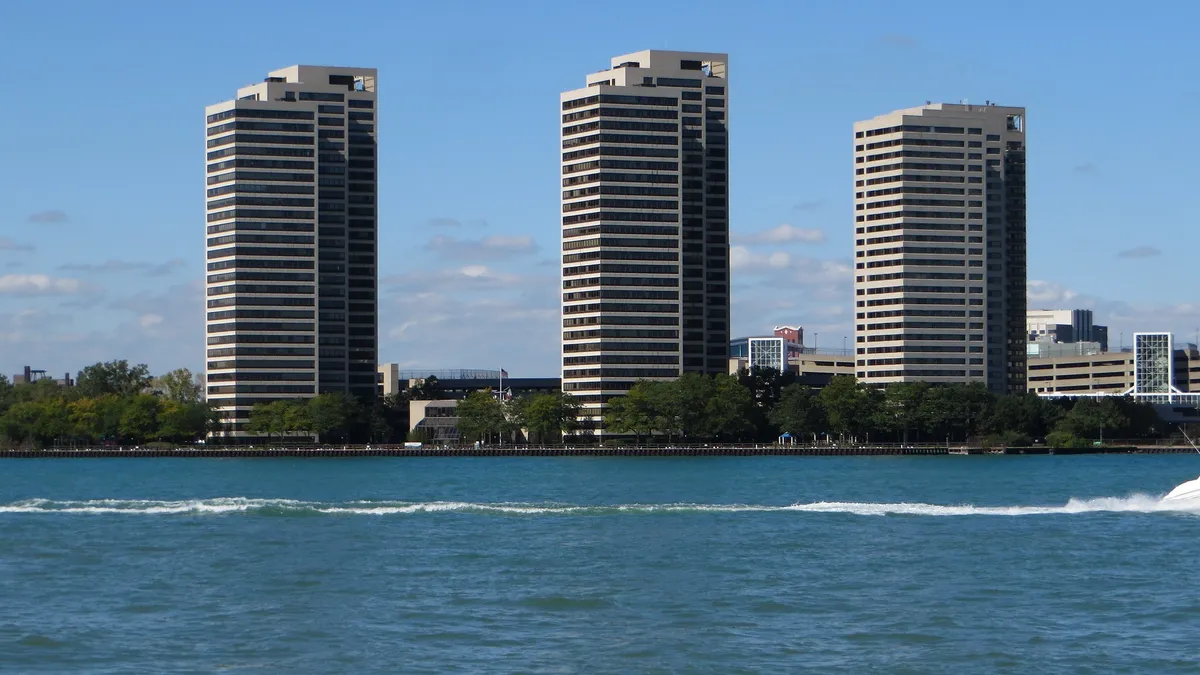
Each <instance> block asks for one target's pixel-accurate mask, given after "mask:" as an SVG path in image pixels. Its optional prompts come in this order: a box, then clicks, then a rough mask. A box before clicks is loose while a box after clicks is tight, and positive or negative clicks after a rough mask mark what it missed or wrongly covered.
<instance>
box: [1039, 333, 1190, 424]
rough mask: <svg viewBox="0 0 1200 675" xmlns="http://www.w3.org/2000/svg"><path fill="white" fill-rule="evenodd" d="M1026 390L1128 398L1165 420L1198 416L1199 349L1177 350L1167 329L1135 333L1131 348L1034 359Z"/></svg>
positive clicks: (1178, 419)
mask: <svg viewBox="0 0 1200 675" xmlns="http://www.w3.org/2000/svg"><path fill="white" fill-rule="evenodd" d="M1026 367H1027V368H1028V373H1027V375H1028V382H1029V384H1028V387H1029V391H1030V392H1033V393H1036V394H1038V395H1039V396H1048V397H1055V396H1069V397H1075V396H1130V397H1133V398H1134V399H1137V400H1139V401H1142V402H1144V403H1149V404H1151V405H1153V406H1154V407H1155V410H1156V411H1157V412H1158V415H1159V417H1161V418H1162V419H1163V420H1164V421H1166V422H1169V423H1181V422H1196V421H1198V420H1200V350H1198V349H1197V347H1196V345H1194V344H1187V345H1185V346H1184V347H1183V348H1180V349H1176V348H1175V345H1174V338H1173V337H1172V335H1171V334H1170V333H1165V332H1164V333H1134V336H1133V349H1132V351H1121V352H1116V353H1111V352H1110V353H1104V354H1089V355H1079V356H1056V357H1049V358H1044V359H1032V360H1030V361H1029V362H1028V365H1027V366H1026Z"/></svg>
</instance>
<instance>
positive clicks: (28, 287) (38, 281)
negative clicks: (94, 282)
mask: <svg viewBox="0 0 1200 675" xmlns="http://www.w3.org/2000/svg"><path fill="white" fill-rule="evenodd" d="M84 290H87V287H86V286H85V285H84V284H83V283H82V282H80V281H79V280H78V279H69V278H65V277H51V276H47V275H45V274H6V275H4V276H0V295H16V296H22V295H69V294H72V293H79V292H81V291H84Z"/></svg>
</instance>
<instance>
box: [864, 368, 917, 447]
mask: <svg viewBox="0 0 1200 675" xmlns="http://www.w3.org/2000/svg"><path fill="white" fill-rule="evenodd" d="M928 391H929V384H928V383H925V382H894V383H892V384H889V385H888V387H887V389H885V390H884V392H883V401H882V404H881V405H879V406H878V407H876V408H875V409H874V416H873V421H874V422H875V428H876V429H878V430H879V431H882V432H884V433H890V434H893V435H894V436H895V437H896V438H897V439H898V440H900V441H901V442H903V443H907V442H908V440H909V438H908V436H909V432H912V431H915V430H918V429H920V428H921V423H922V422H923V418H922V414H921V413H922V404H923V403H924V400H925V395H926V393H927V392H928Z"/></svg>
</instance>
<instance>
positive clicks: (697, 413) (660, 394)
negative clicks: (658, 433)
mask: <svg viewBox="0 0 1200 675" xmlns="http://www.w3.org/2000/svg"><path fill="white" fill-rule="evenodd" d="M726 377H728V376H726ZM734 382H735V383H736V380H735V381H734ZM739 386H740V385H739ZM649 392H650V395H651V397H652V398H653V399H654V400H655V401H656V405H655V406H654V407H655V408H656V409H657V410H658V412H659V417H660V420H661V421H660V422H659V425H658V426H659V429H661V430H663V431H666V432H667V435H668V437H669V436H671V435H674V436H677V437H678V438H681V439H682V438H690V437H693V436H703V435H705V434H706V433H707V432H708V431H709V430H710V429H711V425H710V424H709V423H708V422H707V421H706V420H705V413H706V411H707V408H708V402H709V401H710V400H711V399H712V396H713V380H712V378H710V377H708V376H706V375H701V374H700V373H684V374H683V375H681V376H680V377H679V379H676V380H669V381H656V382H651V383H649ZM747 395H748V394H747Z"/></svg>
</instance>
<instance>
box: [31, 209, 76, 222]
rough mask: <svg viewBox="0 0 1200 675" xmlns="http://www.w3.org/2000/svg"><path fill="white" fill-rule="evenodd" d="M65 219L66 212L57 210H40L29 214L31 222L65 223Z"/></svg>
mask: <svg viewBox="0 0 1200 675" xmlns="http://www.w3.org/2000/svg"><path fill="white" fill-rule="evenodd" d="M67 220H68V218H67V214H66V213H64V212H62V211H57V210H52V211H41V212H38V213H35V214H33V215H32V216H29V222H31V223H65V222H67Z"/></svg>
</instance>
